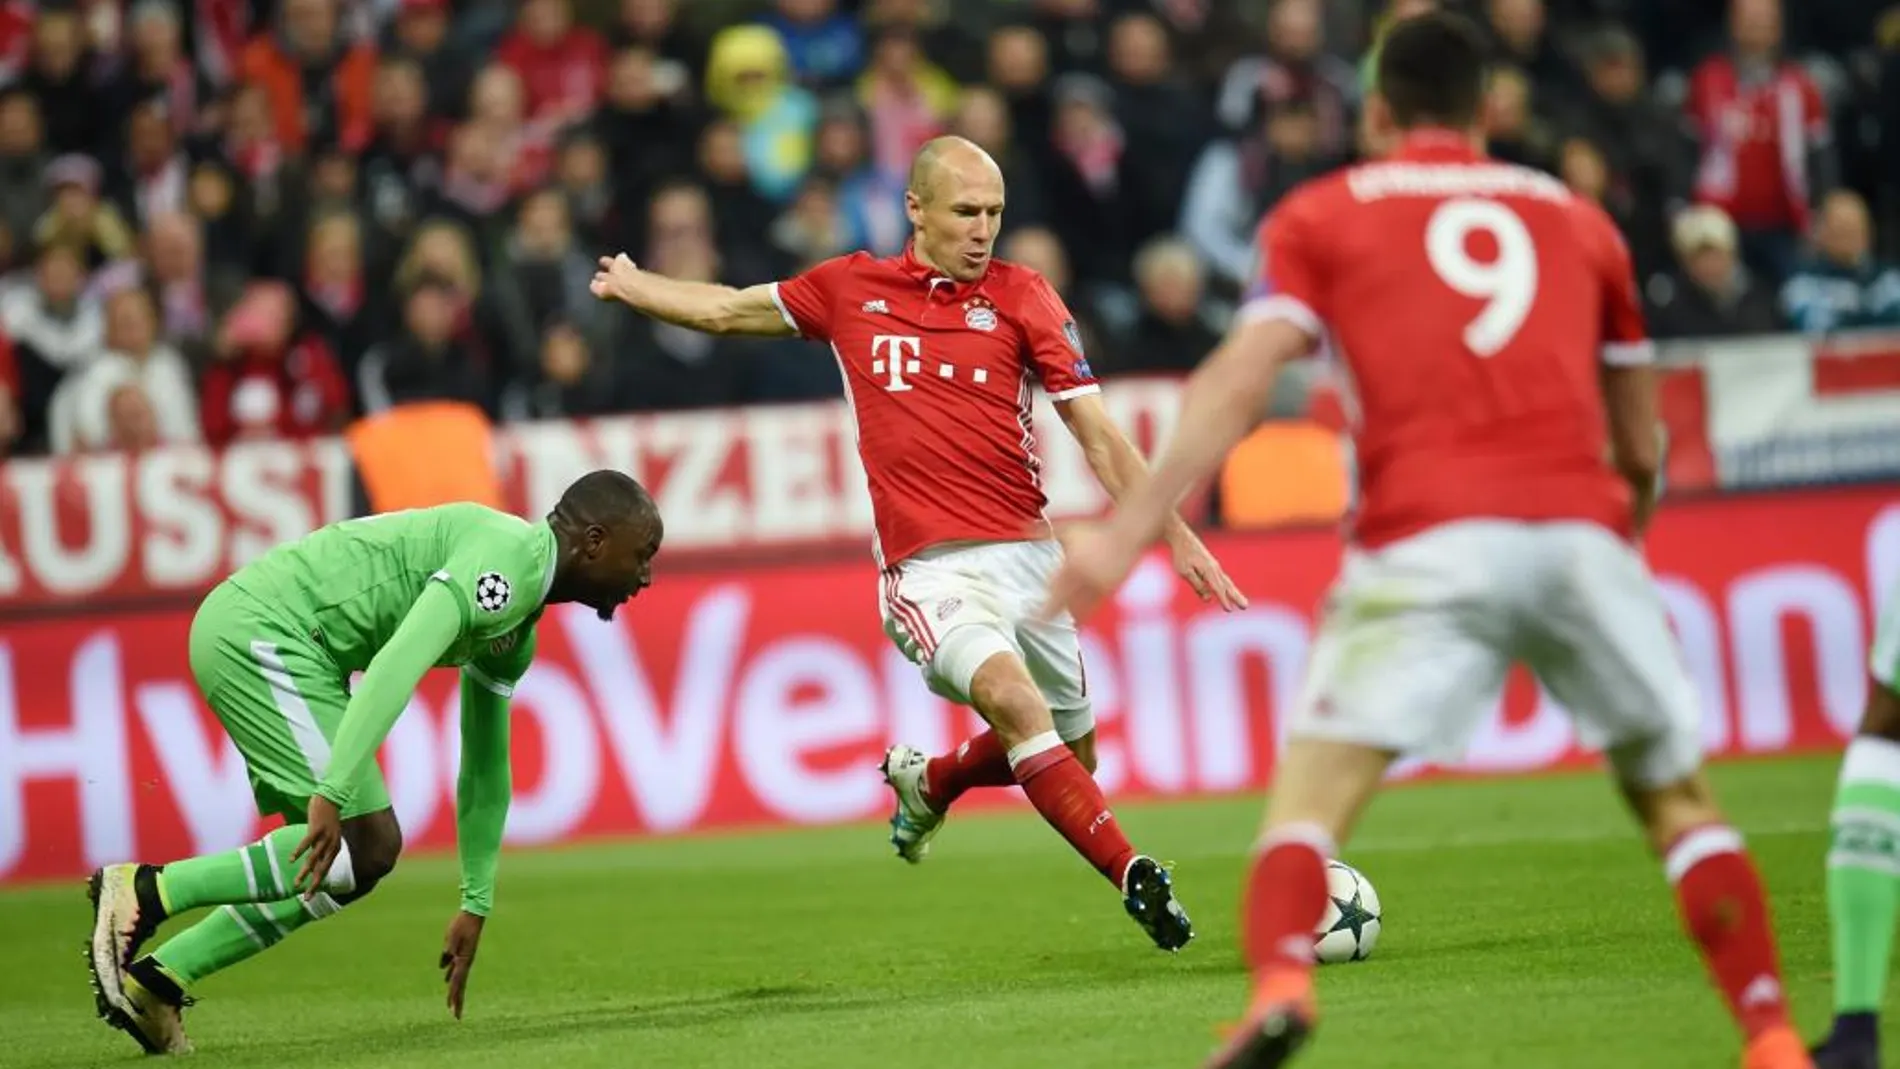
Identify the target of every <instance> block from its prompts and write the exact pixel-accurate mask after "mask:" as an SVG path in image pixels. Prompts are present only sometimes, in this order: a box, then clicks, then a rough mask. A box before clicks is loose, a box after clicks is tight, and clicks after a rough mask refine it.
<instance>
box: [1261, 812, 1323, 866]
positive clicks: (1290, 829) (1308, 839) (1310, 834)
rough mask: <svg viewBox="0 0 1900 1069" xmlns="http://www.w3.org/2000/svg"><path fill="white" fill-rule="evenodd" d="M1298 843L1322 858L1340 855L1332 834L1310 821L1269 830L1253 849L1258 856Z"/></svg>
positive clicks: (1264, 832) (1263, 833)
mask: <svg viewBox="0 0 1900 1069" xmlns="http://www.w3.org/2000/svg"><path fill="white" fill-rule="evenodd" d="M1296 843H1298V844H1301V845H1305V846H1310V847H1312V848H1313V849H1314V851H1316V852H1317V853H1318V854H1319V856H1320V857H1322V858H1326V859H1328V860H1331V859H1332V857H1333V856H1334V855H1335V854H1337V853H1339V844H1338V843H1337V842H1335V841H1334V839H1333V834H1332V832H1329V831H1327V830H1326V829H1325V828H1322V827H1320V826H1319V825H1318V824H1314V823H1312V822H1310V821H1302V822H1300V823H1297V824H1282V825H1280V826H1279V827H1277V828H1268V829H1267V830H1266V831H1263V832H1261V833H1260V838H1258V839H1256V840H1254V844H1253V849H1254V853H1256V854H1264V853H1266V852H1267V851H1269V850H1271V849H1273V848H1274V847H1276V846H1291V845H1293V844H1296Z"/></svg>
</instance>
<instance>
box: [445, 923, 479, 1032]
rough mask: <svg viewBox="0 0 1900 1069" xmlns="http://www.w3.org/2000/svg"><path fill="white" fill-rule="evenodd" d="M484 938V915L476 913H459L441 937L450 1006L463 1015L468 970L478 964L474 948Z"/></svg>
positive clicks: (456, 1017) (459, 1015)
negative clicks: (479, 915) (463, 996)
mask: <svg viewBox="0 0 1900 1069" xmlns="http://www.w3.org/2000/svg"><path fill="white" fill-rule="evenodd" d="M481 941H482V918H480V917H478V916H476V915H475V914H473V913H457V914H456V915H455V919H454V920H452V921H450V922H449V934H448V935H446V936H444V937H443V938H442V960H441V961H439V962H438V963H437V964H438V965H440V966H441V968H442V980H443V982H444V983H446V984H448V985H449V1009H450V1010H453V1011H454V1012H455V1019H456V1020H458V1021H459V1020H461V1019H462V995H463V992H465V991H467V990H468V971H469V970H470V969H472V968H474V967H475V948H476V947H477V946H479V945H480V944H481Z"/></svg>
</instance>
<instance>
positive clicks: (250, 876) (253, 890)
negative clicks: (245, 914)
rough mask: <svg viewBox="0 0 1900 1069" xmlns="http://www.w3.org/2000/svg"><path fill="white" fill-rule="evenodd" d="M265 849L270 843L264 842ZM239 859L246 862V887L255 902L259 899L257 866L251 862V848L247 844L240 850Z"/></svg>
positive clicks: (267, 848) (268, 847)
mask: <svg viewBox="0 0 1900 1069" xmlns="http://www.w3.org/2000/svg"><path fill="white" fill-rule="evenodd" d="M264 849H265V850H269V849H270V844H269V843H266V844H264ZM238 860H239V861H242V862H244V887H245V889H246V890H247V891H248V892H249V897H250V900H251V901H252V902H255V901H257V866H256V865H253V864H251V848H250V847H248V846H247V847H244V848H243V849H241V850H239V851H238Z"/></svg>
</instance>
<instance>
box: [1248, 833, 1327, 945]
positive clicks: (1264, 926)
mask: <svg viewBox="0 0 1900 1069" xmlns="http://www.w3.org/2000/svg"><path fill="white" fill-rule="evenodd" d="M1333 851H1334V846H1333V838H1332V836H1331V835H1329V834H1327V832H1326V830H1325V829H1324V828H1321V827H1319V826H1317V825H1313V824H1290V825H1287V826H1285V827H1282V828H1276V829H1274V830H1272V831H1270V832H1268V833H1267V835H1266V837H1265V838H1263V839H1262V840H1261V841H1260V846H1259V848H1258V851H1257V852H1256V853H1255V854H1254V859H1253V868H1252V869H1251V870H1250V871H1249V872H1248V874H1247V897H1246V900H1245V901H1244V902H1242V903H1241V929H1242V932H1243V938H1244V946H1245V950H1246V956H1247V966H1248V968H1249V969H1251V970H1252V971H1253V974H1254V976H1255V978H1256V979H1258V978H1259V977H1261V976H1263V975H1264V974H1267V973H1270V972H1275V971H1279V970H1285V969H1294V970H1298V971H1300V972H1306V971H1309V970H1311V969H1312V967H1313V929H1314V928H1316V927H1318V926H1319V922H1320V918H1322V917H1324V916H1325V915H1326V859H1327V858H1329V857H1332V856H1333Z"/></svg>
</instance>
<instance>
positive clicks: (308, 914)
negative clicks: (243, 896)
mask: <svg viewBox="0 0 1900 1069" xmlns="http://www.w3.org/2000/svg"><path fill="white" fill-rule="evenodd" d="M340 908H342V907H340V906H338V905H337V904H336V902H335V901H333V900H332V899H331V898H330V896H329V895H327V894H319V895H317V896H316V897H315V898H313V899H311V900H310V901H308V902H305V901H304V900H303V899H301V898H287V899H284V900H283V901H281V902H263V903H249V902H247V903H244V904H242V905H230V906H224V907H222V908H220V909H216V910H213V911H212V912H211V915H210V916H208V917H206V918H205V919H203V920H201V921H199V922H198V923H196V924H194V925H192V926H191V927H189V928H187V929H185V930H184V931H182V932H179V933H178V934H177V935H175V936H172V937H171V938H170V939H167V940H166V941H165V943H164V945H162V946H160V947H159V948H158V949H157V950H154V951H153V952H152V960H154V961H156V962H158V964H159V966H160V967H161V968H163V969H164V970H165V972H166V973H167V974H168V975H170V976H171V978H172V979H173V980H175V981H177V983H178V985H179V986H180V987H190V986H191V985H192V984H195V983H197V982H198V981H199V980H202V979H204V978H205V977H207V976H210V975H211V974H212V973H214V972H217V971H218V970H219V969H224V968H228V967H229V966H232V965H236V964H237V963H238V962H240V961H243V960H244V959H245V958H248V957H250V956H251V955H253V954H256V953H258V952H259V951H262V950H269V949H270V948H271V947H274V946H276V945H277V944H278V943H281V942H283V940H284V938H285V937H286V936H288V935H289V934H290V933H292V932H294V931H296V930H297V929H299V928H301V927H303V926H304V925H306V924H309V923H310V922H311V921H316V920H322V919H323V918H325V917H327V916H329V915H330V914H332V913H335V912H336V911H337V910H338V909H340Z"/></svg>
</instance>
